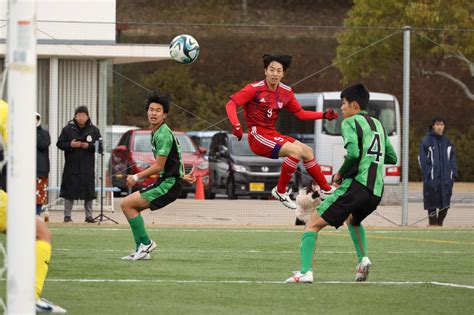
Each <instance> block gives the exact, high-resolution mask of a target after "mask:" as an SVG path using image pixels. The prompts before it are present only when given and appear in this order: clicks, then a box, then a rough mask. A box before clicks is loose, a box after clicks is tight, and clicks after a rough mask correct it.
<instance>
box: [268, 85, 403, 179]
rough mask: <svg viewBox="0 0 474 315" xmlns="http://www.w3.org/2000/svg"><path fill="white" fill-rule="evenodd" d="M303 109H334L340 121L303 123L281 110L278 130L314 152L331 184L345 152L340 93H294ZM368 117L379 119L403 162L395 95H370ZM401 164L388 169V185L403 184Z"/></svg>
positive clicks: (386, 171)
mask: <svg viewBox="0 0 474 315" xmlns="http://www.w3.org/2000/svg"><path fill="white" fill-rule="evenodd" d="M295 96H296V98H297V99H298V101H299V102H300V104H301V106H302V107H303V108H304V109H306V110H313V111H318V112H323V111H325V110H326V109H328V108H333V109H334V110H335V111H336V112H337V113H338V114H339V118H338V119H335V120H332V121H328V120H316V121H314V122H313V121H301V120H299V119H298V118H296V117H295V116H294V115H293V114H291V113H289V112H287V111H282V112H280V117H279V119H278V125H277V130H278V131H280V132H281V133H283V134H286V135H289V136H292V137H294V138H296V139H298V140H299V141H301V142H304V143H306V144H308V145H309V146H311V147H312V148H313V149H314V152H315V155H316V160H317V161H318V163H319V164H320V165H321V169H322V171H323V174H324V175H325V176H326V179H327V180H328V182H330V181H331V179H332V176H333V175H334V174H335V173H336V172H337V171H338V170H339V168H340V167H341V165H342V163H343V161H344V155H345V154H346V150H345V149H344V143H343V140H342V136H341V122H342V120H343V117H342V113H341V104H342V102H341V97H340V96H341V92H321V93H299V94H295ZM367 112H368V113H369V115H371V116H373V117H375V118H377V119H378V120H379V121H380V122H381V123H382V125H383V126H384V128H385V130H386V131H387V135H388V137H389V138H390V142H391V143H392V145H393V148H394V150H395V152H396V154H397V157H398V160H399V161H400V152H401V129H400V108H399V104H398V100H397V99H396V97H395V96H393V95H390V94H385V93H372V92H371V93H370V101H369V106H368V108H367ZM400 171H401V169H400V162H398V164H397V165H386V166H385V184H388V185H398V184H399V183H400Z"/></svg>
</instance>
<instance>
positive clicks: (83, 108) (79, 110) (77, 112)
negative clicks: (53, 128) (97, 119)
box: [74, 105, 89, 116]
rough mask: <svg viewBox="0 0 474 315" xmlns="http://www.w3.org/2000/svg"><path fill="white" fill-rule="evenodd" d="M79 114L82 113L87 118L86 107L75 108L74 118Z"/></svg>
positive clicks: (87, 111) (87, 110)
mask: <svg viewBox="0 0 474 315" xmlns="http://www.w3.org/2000/svg"><path fill="white" fill-rule="evenodd" d="M79 113H84V114H86V115H87V116H89V109H88V108H87V106H86V105H80V106H77V107H76V110H75V111H74V116H76V115H77V114H79Z"/></svg>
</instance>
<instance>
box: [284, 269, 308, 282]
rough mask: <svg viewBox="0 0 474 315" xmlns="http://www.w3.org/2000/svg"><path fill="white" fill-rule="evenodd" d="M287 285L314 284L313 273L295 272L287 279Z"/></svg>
mask: <svg viewBox="0 0 474 315" xmlns="http://www.w3.org/2000/svg"><path fill="white" fill-rule="evenodd" d="M285 283H313V272H312V271H307V272H306V273H301V272H300V271H294V272H293V275H292V276H291V277H289V278H288V279H286V281H285Z"/></svg>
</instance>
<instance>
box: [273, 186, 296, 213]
mask: <svg viewBox="0 0 474 315" xmlns="http://www.w3.org/2000/svg"><path fill="white" fill-rule="evenodd" d="M290 194H291V189H290V190H288V191H287V192H285V193H284V194H282V193H279V192H278V190H277V187H273V189H272V196H273V198H275V199H276V200H278V201H280V202H281V203H282V204H283V205H284V206H285V207H287V208H290V209H293V210H295V209H296V208H298V207H297V206H296V203H295V202H294V201H293V200H291V198H290Z"/></svg>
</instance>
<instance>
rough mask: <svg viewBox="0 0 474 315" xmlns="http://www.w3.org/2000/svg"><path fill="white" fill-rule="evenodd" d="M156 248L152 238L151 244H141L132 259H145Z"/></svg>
mask: <svg viewBox="0 0 474 315" xmlns="http://www.w3.org/2000/svg"><path fill="white" fill-rule="evenodd" d="M155 248H156V243H155V242H154V241H152V240H150V244H148V245H145V244H140V246H138V249H137V251H136V252H135V255H134V256H133V259H132V260H140V259H144V258H145V257H146V255H147V254H150V253H151V252H152V251H153V250H154V249H155Z"/></svg>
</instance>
